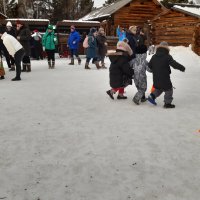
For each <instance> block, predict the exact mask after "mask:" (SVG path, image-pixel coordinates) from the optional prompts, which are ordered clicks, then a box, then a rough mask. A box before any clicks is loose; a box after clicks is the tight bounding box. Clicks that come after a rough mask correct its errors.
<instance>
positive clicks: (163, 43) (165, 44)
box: [160, 41, 169, 47]
mask: <svg viewBox="0 0 200 200" xmlns="http://www.w3.org/2000/svg"><path fill="white" fill-rule="evenodd" d="M160 45H161V46H165V47H168V46H169V45H168V43H167V42H165V41H162V42H161V43H160Z"/></svg>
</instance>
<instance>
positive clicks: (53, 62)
mask: <svg viewBox="0 0 200 200" xmlns="http://www.w3.org/2000/svg"><path fill="white" fill-rule="evenodd" d="M54 68H55V61H52V69H54Z"/></svg>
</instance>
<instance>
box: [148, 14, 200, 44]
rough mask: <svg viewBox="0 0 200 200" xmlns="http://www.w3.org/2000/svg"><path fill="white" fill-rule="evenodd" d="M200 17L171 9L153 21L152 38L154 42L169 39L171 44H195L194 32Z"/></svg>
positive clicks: (157, 42)
mask: <svg viewBox="0 0 200 200" xmlns="http://www.w3.org/2000/svg"><path fill="white" fill-rule="evenodd" d="M198 22H199V19H198V18H196V17H193V16H189V15H186V14H184V13H181V12H177V11H173V10H171V11H169V12H168V13H167V14H165V15H161V16H160V17H159V18H158V19H156V20H154V21H153V22H152V27H151V38H152V42H153V43H154V44H159V43H160V42H161V41H167V42H168V43H169V45H171V46H188V45H190V44H192V45H194V43H196V41H194V33H195V29H196V25H197V24H198Z"/></svg>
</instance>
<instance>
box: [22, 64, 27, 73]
mask: <svg viewBox="0 0 200 200" xmlns="http://www.w3.org/2000/svg"><path fill="white" fill-rule="evenodd" d="M22 72H26V64H24V63H23V64H22Z"/></svg>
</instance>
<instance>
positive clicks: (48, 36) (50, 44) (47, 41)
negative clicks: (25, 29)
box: [42, 30, 58, 50]
mask: <svg viewBox="0 0 200 200" xmlns="http://www.w3.org/2000/svg"><path fill="white" fill-rule="evenodd" d="M57 44H58V39H57V37H56V36H55V33H54V31H52V32H48V30H47V31H46V33H45V34H44V35H43V37H42V46H43V47H45V49H46V50H55V49H56V45H57Z"/></svg>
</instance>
